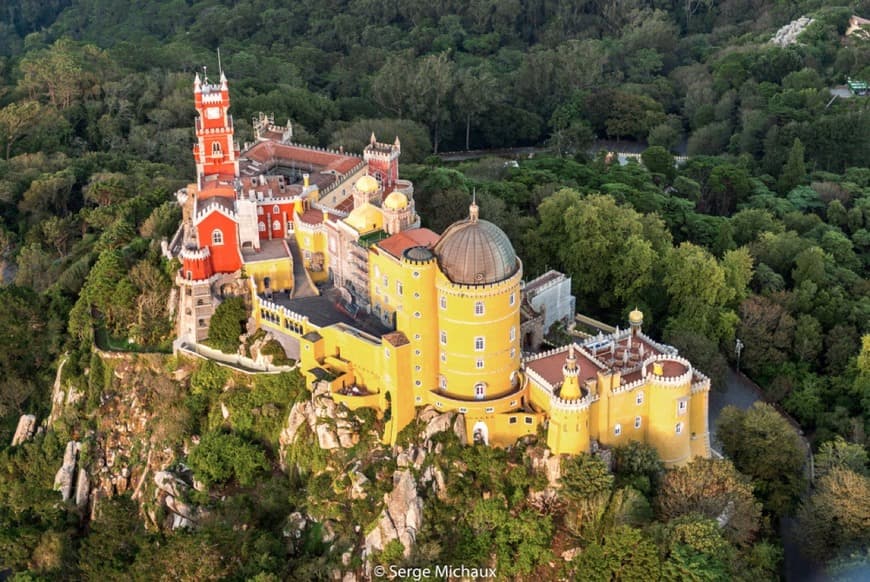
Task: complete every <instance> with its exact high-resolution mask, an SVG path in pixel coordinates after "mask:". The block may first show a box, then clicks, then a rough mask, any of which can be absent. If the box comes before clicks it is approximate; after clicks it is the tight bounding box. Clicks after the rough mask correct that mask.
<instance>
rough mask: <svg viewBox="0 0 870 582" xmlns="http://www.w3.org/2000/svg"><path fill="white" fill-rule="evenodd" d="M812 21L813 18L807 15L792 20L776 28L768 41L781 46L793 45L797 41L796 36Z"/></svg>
mask: <svg viewBox="0 0 870 582" xmlns="http://www.w3.org/2000/svg"><path fill="white" fill-rule="evenodd" d="M813 22H814V20H813V19H812V18H809V17H808V16H801V17H800V18H798V19H797V20H792V21H791V22H789V23H788V24H786V25H785V26H783V27H782V28H780V29H779V30H777V31H776V34H774V35H773V38H771V39H770V42H771V43H772V44H775V45H777V46H782V47H785V46H789V45H793V44H795V43H797V39H798V36H800V34H801V33H802V32H803V31H804V30H805V29H806V28H807V27H808V26H809V25H810V24H812V23H813Z"/></svg>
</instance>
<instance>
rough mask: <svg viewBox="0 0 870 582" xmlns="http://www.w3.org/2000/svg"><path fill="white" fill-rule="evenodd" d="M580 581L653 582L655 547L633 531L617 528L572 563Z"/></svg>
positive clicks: (656, 570) (656, 572) (657, 568)
mask: <svg viewBox="0 0 870 582" xmlns="http://www.w3.org/2000/svg"><path fill="white" fill-rule="evenodd" d="M574 566H575V568H576V571H577V572H578V574H580V575H581V576H582V578H583V579H584V580H595V581H598V580H601V581H604V580H614V579H625V580H640V579H648V578H657V577H658V576H659V574H660V569H661V563H660V561H659V556H658V551H657V550H656V547H655V545H653V544H652V542H650V541H649V540H647V539H645V538H644V536H643V534H642V533H641V532H640V531H638V530H636V529H633V528H630V527H627V526H620V527H618V528H616V529H614V530H613V531H612V532H611V533H610V534H608V535H607V536H606V537H605V538H604V541H603V542H602V543H598V542H595V543H593V544H591V545H589V546H588V547H587V548H586V549H585V550H584V551H583V553H582V554H580V557H579V558H578V559H577V561H576V562H574Z"/></svg>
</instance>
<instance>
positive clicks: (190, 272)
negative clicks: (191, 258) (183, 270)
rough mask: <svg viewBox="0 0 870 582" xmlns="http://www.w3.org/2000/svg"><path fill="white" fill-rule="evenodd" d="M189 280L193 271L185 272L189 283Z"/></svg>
mask: <svg viewBox="0 0 870 582" xmlns="http://www.w3.org/2000/svg"><path fill="white" fill-rule="evenodd" d="M191 279H193V271H188V272H187V280H188V281H190V280H191Z"/></svg>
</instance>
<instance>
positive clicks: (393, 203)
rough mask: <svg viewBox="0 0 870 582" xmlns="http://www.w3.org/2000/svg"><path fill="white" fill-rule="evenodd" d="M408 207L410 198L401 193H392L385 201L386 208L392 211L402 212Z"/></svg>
mask: <svg viewBox="0 0 870 582" xmlns="http://www.w3.org/2000/svg"><path fill="white" fill-rule="evenodd" d="M407 207H408V197H407V196H405V195H404V194H402V193H401V192H399V191H395V192H392V193H390V195H389V196H387V197H386V198H385V199H384V208H388V209H390V210H402V209H404V208H407Z"/></svg>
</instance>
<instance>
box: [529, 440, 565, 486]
mask: <svg viewBox="0 0 870 582" xmlns="http://www.w3.org/2000/svg"><path fill="white" fill-rule="evenodd" d="M528 455H529V458H530V459H531V460H532V469H534V470H535V471H537V472H539V473H543V474H544V475H545V476H546V477H547V483H548V484H549V486H550V487H559V486H560V485H559V478H560V477H561V476H562V462H561V459H560V458H559V457H556V456H553V455H552V454H551V453H550V450H549V449H542V448H533V449H529V452H528Z"/></svg>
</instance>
